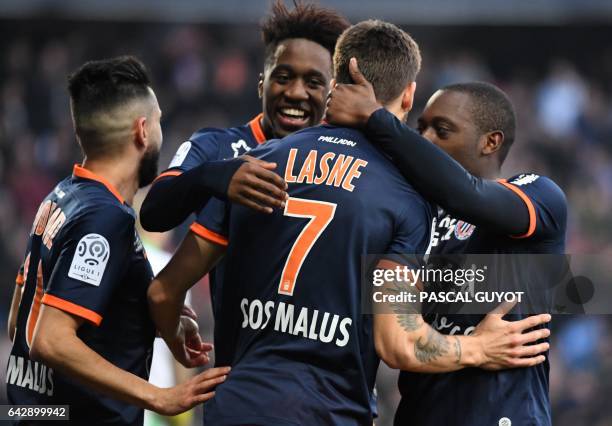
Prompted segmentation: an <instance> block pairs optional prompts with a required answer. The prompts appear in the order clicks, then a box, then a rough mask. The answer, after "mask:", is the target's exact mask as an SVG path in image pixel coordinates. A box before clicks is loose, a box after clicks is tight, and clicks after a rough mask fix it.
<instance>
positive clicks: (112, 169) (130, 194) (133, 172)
mask: <svg viewBox="0 0 612 426" xmlns="http://www.w3.org/2000/svg"><path fill="white" fill-rule="evenodd" d="M83 167H84V168H86V169H87V170H89V171H91V172H92V173H94V174H96V175H98V176H100V177H101V178H103V179H104V180H106V181H107V182H108V183H109V184H110V185H112V186H113V188H114V189H115V190H117V192H119V195H121V197H123V199H124V200H125V201H126V202H127V203H128V204H130V205H131V204H132V202H133V201H134V195H135V194H136V191H137V190H138V165H136V168H135V167H134V161H133V160H131V159H127V158H123V159H122V158H114V159H112V160H108V159H103V160H102V159H96V160H94V159H88V158H87V157H85V159H84V160H83Z"/></svg>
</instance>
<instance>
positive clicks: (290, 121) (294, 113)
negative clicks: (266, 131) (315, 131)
mask: <svg viewBox="0 0 612 426" xmlns="http://www.w3.org/2000/svg"><path fill="white" fill-rule="evenodd" d="M276 115H277V116H278V121H279V122H280V125H281V126H282V127H305V126H307V125H308V117H309V114H308V112H306V111H304V110H303V109H300V108H280V109H279V110H278V112H277V114H276Z"/></svg>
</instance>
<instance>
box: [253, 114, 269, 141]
mask: <svg viewBox="0 0 612 426" xmlns="http://www.w3.org/2000/svg"><path fill="white" fill-rule="evenodd" d="M262 117H263V112H261V113H259V114H258V115H257V117H255V118H254V119H252V120H251V121H249V127H250V129H251V132H253V136H255V140H256V141H257V143H258V144H262V143H264V142H265V141H266V135H265V134H264V132H263V129H262V128H261V119H262Z"/></svg>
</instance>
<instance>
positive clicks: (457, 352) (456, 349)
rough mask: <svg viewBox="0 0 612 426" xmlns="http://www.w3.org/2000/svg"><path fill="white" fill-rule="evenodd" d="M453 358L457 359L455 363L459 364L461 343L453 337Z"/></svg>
mask: <svg viewBox="0 0 612 426" xmlns="http://www.w3.org/2000/svg"><path fill="white" fill-rule="evenodd" d="M455 357H456V358H457V359H456V360H455V362H456V363H457V364H461V341H460V340H459V338H458V337H457V336H455Z"/></svg>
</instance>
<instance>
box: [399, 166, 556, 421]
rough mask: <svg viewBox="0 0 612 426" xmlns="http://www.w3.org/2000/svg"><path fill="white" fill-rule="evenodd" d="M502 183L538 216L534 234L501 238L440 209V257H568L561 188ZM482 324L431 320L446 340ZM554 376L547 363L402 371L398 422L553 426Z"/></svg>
mask: <svg viewBox="0 0 612 426" xmlns="http://www.w3.org/2000/svg"><path fill="white" fill-rule="evenodd" d="M500 184H502V185H505V186H507V187H509V188H510V189H511V190H512V191H514V192H515V193H516V194H517V196H519V197H521V198H522V199H523V201H524V202H525V203H526V205H527V208H528V210H529V213H530V224H529V228H528V229H527V230H526V232H525V233H524V234H523V235H519V236H507V235H500V234H495V233H494V232H492V231H490V230H485V229H482V228H479V227H477V226H473V225H471V224H468V223H466V222H463V221H461V220H459V219H456V218H453V217H451V216H450V215H449V214H447V213H445V212H444V211H440V213H439V215H438V217H437V219H436V226H435V227H434V231H433V232H432V251H431V253H432V255H436V254H453V253H475V254H476V253H499V254H500V255H503V254H508V253H537V254H563V253H564V252H565V229H566V216H567V207H566V201H565V196H564V195H563V192H562V191H561V189H559V187H558V186H557V185H556V184H555V183H554V182H553V181H551V180H550V179H548V178H546V177H543V176H538V175H535V174H522V175H518V176H515V177H513V178H511V179H509V180H508V181H505V180H504V181H500ZM518 269H519V270H520V269H521V268H518ZM482 318H483V315H441V314H435V315H431V316H428V317H427V318H426V320H427V321H428V322H430V323H431V324H432V325H433V326H434V327H435V328H436V329H437V330H438V331H439V332H441V333H444V334H470V333H471V332H472V331H473V330H474V327H475V326H476V325H477V324H478V323H479V322H480V321H481V320H482ZM548 371H549V363H548V358H547V360H546V362H544V363H543V364H540V365H538V366H535V367H531V368H526V369H514V370H504V371H499V372H491V371H485V370H481V369H477V368H468V369H464V370H460V371H456V372H453V373H445V374H421V373H411V372H402V373H401V374H400V379H399V387H400V392H401V394H402V400H401V402H400V405H399V407H398V411H397V415H396V419H395V424H396V425H397V426H400V425H402V426H403V425H432V426H434V425H435V426H438V425H439V426H443V425H444V426H453V425H456V426H467V425H498V424H500V425H502V424H503V425H511V424H512V425H521V426H531V425H538V426H547V425H550V424H551V412H550V401H549V396H548ZM504 419H507V420H504Z"/></svg>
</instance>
